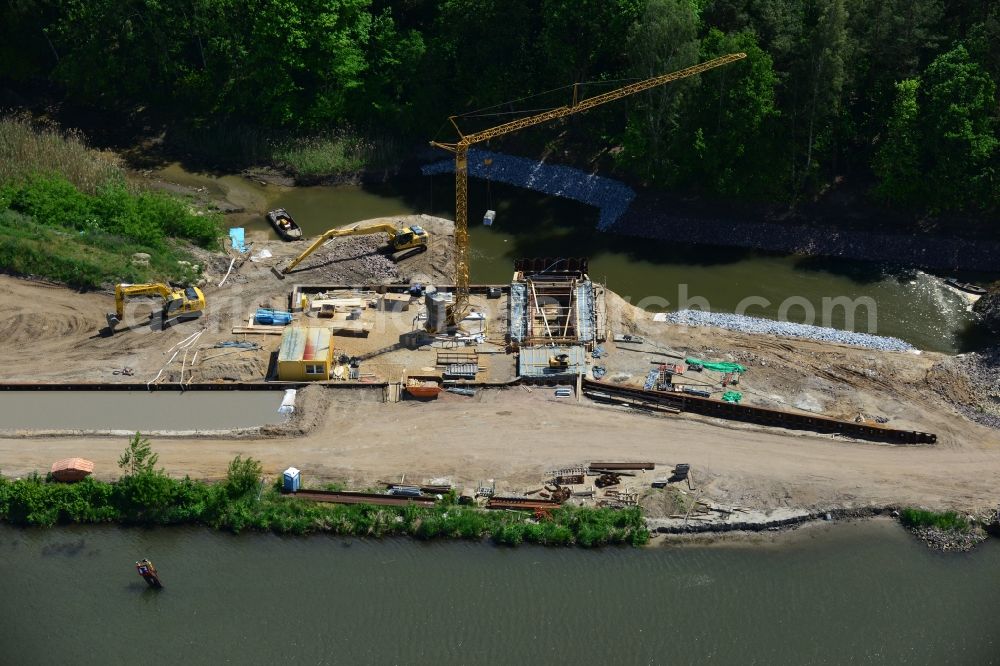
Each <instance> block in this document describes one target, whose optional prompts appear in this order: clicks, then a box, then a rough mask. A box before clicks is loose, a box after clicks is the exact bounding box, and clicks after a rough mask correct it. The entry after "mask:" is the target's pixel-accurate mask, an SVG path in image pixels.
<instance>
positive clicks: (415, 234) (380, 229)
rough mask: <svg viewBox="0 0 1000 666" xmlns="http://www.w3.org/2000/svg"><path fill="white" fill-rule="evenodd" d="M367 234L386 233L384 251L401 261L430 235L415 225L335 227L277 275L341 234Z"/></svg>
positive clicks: (424, 244)
mask: <svg viewBox="0 0 1000 666" xmlns="http://www.w3.org/2000/svg"><path fill="white" fill-rule="evenodd" d="M369 234H388V235H389V244H388V246H387V247H386V251H388V252H389V253H391V255H392V259H393V261H401V260H403V259H406V258H407V257H411V256H413V255H415V254H420V253H421V252H425V251H426V250H427V244H428V241H429V240H430V235H429V234H428V233H427V231H426V230H425V229H423V228H422V227H419V226H417V225H415V224H414V225H413V226H409V227H403V228H402V229H397V228H396V227H395V226H394V225H391V224H370V225H366V226H354V227H347V228H342V227H337V228H335V229H330V230H328V231H326V232H324V233H323V235H322V236H320V237H319V238H317V239H316V240H314V241H313V243H312V245H310V246H309V247H307V248H306V249H305V251H304V252H303V253H302V254H300V255H299V256H297V257H295V258H294V259H292V261H291V262H289V264H288V265H287V266H285V267H284V268H282V269H281V273H280V274H279V275H278V277H281V278H284V276H285V275H287V274H288V273H291V272H292V269H294V268H295V267H296V266H298V265H299V264H300V263H302V261H303V260H304V259H305V258H306V257H308V256H309V255H310V254H312V253H313V252H315V251H316V250H318V249H319V248H320V247H322V246H323V245H324V244H325V243H326V242H327V241H329V240H331V239H333V238H339V237H341V236H367V235H369Z"/></svg>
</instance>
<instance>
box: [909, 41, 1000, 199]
mask: <svg viewBox="0 0 1000 666" xmlns="http://www.w3.org/2000/svg"><path fill="white" fill-rule="evenodd" d="M923 88H924V93H925V99H926V103H925V108H926V116H925V117H926V122H925V123H924V127H925V134H924V146H925V150H926V155H927V161H928V164H929V166H930V169H929V175H930V181H931V187H930V188H929V191H930V192H931V194H932V203H933V205H934V206H935V207H936V208H938V209H948V208H952V209H963V208H971V209H976V208H979V209H984V208H990V207H995V206H996V205H997V201H996V200H995V197H996V194H997V193H996V189H995V188H996V184H995V182H994V178H995V177H996V175H995V174H994V172H993V169H992V168H991V165H992V161H993V160H994V159H995V157H996V152H997V146H998V140H997V135H996V129H995V126H996V118H995V115H994V114H995V113H996V103H997V102H996V84H995V83H994V82H993V80H992V79H991V78H990V76H989V74H987V73H986V71H985V69H983V67H982V66H980V65H979V64H978V63H976V62H974V61H973V60H972V58H971V57H970V56H969V52H968V51H967V50H966V49H965V47H964V46H963V45H961V44H959V45H958V46H956V47H955V48H953V49H952V50H950V51H948V52H946V53H943V54H941V55H940V56H938V57H937V58H935V59H934V62H932V63H931V64H930V65H929V66H928V67H927V70H926V72H925V73H924V86H923Z"/></svg>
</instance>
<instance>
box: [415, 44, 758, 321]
mask: <svg viewBox="0 0 1000 666" xmlns="http://www.w3.org/2000/svg"><path fill="white" fill-rule="evenodd" d="M746 57H747V54H746V53H730V54H728V55H724V56H721V57H719V58H715V59H713V60H708V61H706V62H703V63H700V64H697V65H693V66H691V67H687V68H685V69H680V70H677V71H676V72H671V73H670V74H663V75H661V76H656V77H653V78H651V79H646V80H645V81H639V82H637V83H632V84H629V85H627V86H622V87H621V88H618V89H616V90H612V91H610V92H606V93H603V94H601V95H595V96H593V97H588V98H587V99H582V100H581V99H578V95H577V93H578V89H579V84H574V86H573V101H572V103H571V104H570V105H568V106H560V107H557V108H554V109H549V110H548V111H543V112H542V113H538V114H535V115H533V116H528V117H526V118H519V119H518V120H512V121H510V122H507V123H504V124H502V125H497V126H496V127H491V128H489V129H485V130H481V131H479V132H474V133H473V134H462V130H461V129H460V128H459V126H458V123H456V122H455V119H456V118H457V117H458V116H451V117H449V118H448V120H450V121H451V124H452V125H453V126H454V127H455V131H456V132H458V141H456V142H455V143H441V142H438V141H431V145H432V146H435V147H437V148H444V149H445V150H448V151H450V152H453V153H455V303H454V307H453V308H452V310H451V313H450V315H449V317H448V318H449V322H450V323H452V324H456V323H458V322H460V321H461V320H462V317H463V316H464V315H465V312H466V309H467V308H468V304H469V213H468V188H469V147H470V146H472V145H473V144H477V143H481V142H483V141H488V140H490V139H495V138H497V137H500V136H503V135H505V134H511V133H512V132H516V131H518V130H522V129H524V128H526V127H533V126H535V125H540V124H542V123H545V122H548V121H550V120H556V119H557V118H564V117H566V116H569V115H572V114H574V113H581V112H583V111H587V110H588V109H592V108H594V107H595V106H600V105H601V104H607V103H608V102H613V101H615V100H616V99H621V98H622V97H628V96H629V95H634V94H635V93H640V92H643V91H645V90H649V89H651V88H656V87H657V86H662V85H664V84H667V83H671V82H673V81H679V80H680V79H686V78H687V77H689V76H694V75H696V74H701V73H702V72H706V71H708V70H710V69H715V68H716V67H722V66H723V65H728V64H730V63H734V62H736V61H737V60H743V59H744V58H746Z"/></svg>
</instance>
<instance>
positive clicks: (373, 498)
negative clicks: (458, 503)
mask: <svg viewBox="0 0 1000 666" xmlns="http://www.w3.org/2000/svg"><path fill="white" fill-rule="evenodd" d="M289 494H290V496H292V497H297V498H299V499H304V500H310V501H312V502H331V503H333V504H375V505H378V506H406V505H407V504H420V505H423V506H430V505H432V504H434V502H436V501H437V500H435V499H434V498H433V497H403V496H400V495H379V494H378V493H356V492H349V491H334V490H299V491H296V492H294V493H289Z"/></svg>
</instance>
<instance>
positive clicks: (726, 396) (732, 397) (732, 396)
mask: <svg viewBox="0 0 1000 666" xmlns="http://www.w3.org/2000/svg"><path fill="white" fill-rule="evenodd" d="M722 399H723V400H724V401H725V402H739V401H740V400H742V399H743V394H742V393H740V392H739V391H726V392H725V393H723V394H722Z"/></svg>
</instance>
